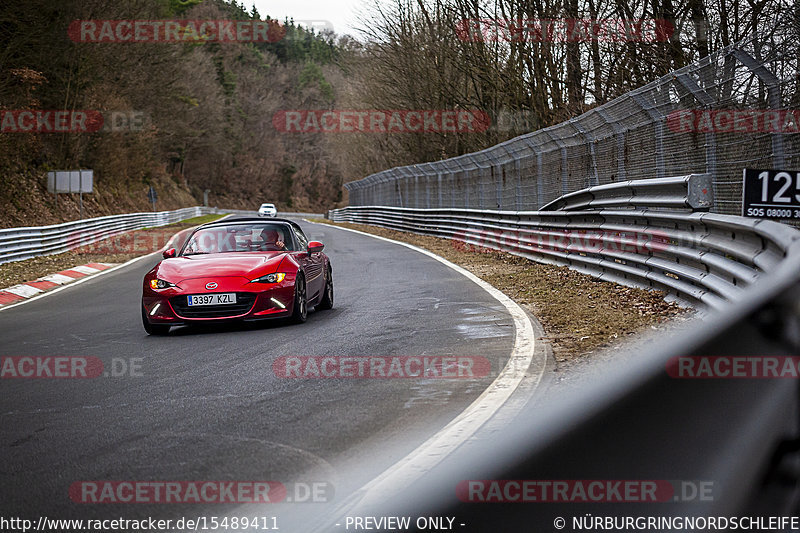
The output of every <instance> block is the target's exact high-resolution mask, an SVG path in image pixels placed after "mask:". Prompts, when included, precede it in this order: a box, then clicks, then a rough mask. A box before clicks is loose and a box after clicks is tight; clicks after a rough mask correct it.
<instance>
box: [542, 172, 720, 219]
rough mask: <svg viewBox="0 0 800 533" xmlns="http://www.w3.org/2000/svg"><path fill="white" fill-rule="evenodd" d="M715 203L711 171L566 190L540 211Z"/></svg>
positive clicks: (689, 206) (696, 206) (701, 206)
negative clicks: (709, 172) (567, 191)
mask: <svg viewBox="0 0 800 533" xmlns="http://www.w3.org/2000/svg"><path fill="white" fill-rule="evenodd" d="M713 205H714V185H713V183H712V180H711V174H689V175H688V176H676V177H671V178H653V179H647V180H631V181H625V182H622V183H609V184H607V185H597V186H594V187H589V188H588V189H583V190H581V191H576V192H572V193H569V194H565V195H564V196H562V197H561V198H558V199H556V200H553V201H552V202H550V203H549V204H546V205H543V206H542V208H541V211H574V210H577V209H608V208H615V207H640V208H644V207H648V208H649V207H655V208H665V209H674V210H680V209H686V210H691V211H708V210H709V209H711V207H712V206H713Z"/></svg>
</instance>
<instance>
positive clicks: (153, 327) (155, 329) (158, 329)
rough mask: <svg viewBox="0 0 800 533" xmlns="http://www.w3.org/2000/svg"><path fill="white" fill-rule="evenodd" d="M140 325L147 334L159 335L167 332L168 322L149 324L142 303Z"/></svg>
mask: <svg viewBox="0 0 800 533" xmlns="http://www.w3.org/2000/svg"><path fill="white" fill-rule="evenodd" d="M142 325H143V326H144V330H145V331H146V332H147V334H148V335H159V336H160V335H166V334H167V333H169V328H170V326H169V324H167V325H165V324H151V323H150V321H149V320H147V312H146V311H145V310H144V305H142Z"/></svg>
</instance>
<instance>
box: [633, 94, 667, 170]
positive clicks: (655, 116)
mask: <svg viewBox="0 0 800 533" xmlns="http://www.w3.org/2000/svg"><path fill="white" fill-rule="evenodd" d="M630 96H631V98H632V99H633V101H634V102H636V103H637V104H638V105H639V107H641V108H642V109H643V110H644V111H645V113H647V115H648V116H649V117H650V118H651V119H652V120H653V127H654V128H655V138H656V139H655V140H656V154H655V155H656V177H657V178H663V177H664V176H665V175H666V169H665V166H664V118H665V117H664V115H662V114H661V113H659V112H658V110H657V109H656V108H655V106H653V105H652V104H651V103H650V102H648V101H647V100H646V99H645V98H644V96H642V94H641V90H635V91H632V92H631V93H630Z"/></svg>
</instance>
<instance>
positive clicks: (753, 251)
mask: <svg viewBox="0 0 800 533" xmlns="http://www.w3.org/2000/svg"><path fill="white" fill-rule="evenodd" d="M329 218H331V220H333V221H334V222H355V223H360V224H371V225H375V226H381V227H385V228H390V229H396V230H401V231H410V232H413V233H419V234H423V235H431V236H434V237H443V238H446V239H452V240H454V241H456V242H461V243H464V244H465V245H470V246H477V247H482V248H489V249H494V250H503V251H506V252H510V253H512V254H515V255H519V256H523V257H527V258H529V259H533V260H535V261H538V262H542V263H550V264H556V265H566V266H569V267H570V268H573V269H575V270H578V271H580V272H584V273H586V274H590V275H592V276H595V277H598V278H600V279H604V280H609V281H614V282H617V283H621V284H623V285H628V286H634V287H642V288H653V289H658V290H663V291H666V292H667V293H670V294H672V295H674V296H675V297H677V298H678V299H679V300H681V301H683V302H685V303H688V304H691V305H695V306H700V307H709V308H712V309H719V308H722V307H725V304H726V303H727V302H731V301H734V300H737V299H739V297H740V296H741V294H742V292H743V291H744V290H745V289H746V288H747V287H749V286H751V285H753V284H754V283H755V282H757V281H758V280H759V279H762V278H763V277H764V276H763V274H765V273H769V272H771V271H772V270H773V269H774V268H776V267H777V265H778V264H780V263H781V261H783V260H784V258H785V257H786V254H787V253H788V250H789V248H790V246H791V245H792V244H793V243H794V242H796V241H797V240H798V239H800V231H798V230H796V229H794V228H792V227H789V226H786V225H783V224H779V223H776V222H771V221H766V220H755V219H747V218H743V217H737V216H732V215H718V214H715V213H691V214H687V213H680V212H678V213H676V212H669V211H658V210H646V209H639V210H610V209H601V210H597V211H530V212H515V211H481V210H475V209H411V208H400V207H381V206H371V207H352V206H351V207H345V208H342V209H336V210H333V211H331V212H330V213H329Z"/></svg>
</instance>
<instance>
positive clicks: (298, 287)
mask: <svg viewBox="0 0 800 533" xmlns="http://www.w3.org/2000/svg"><path fill="white" fill-rule="evenodd" d="M306 318H308V301H307V299H306V279H305V278H304V277H303V275H302V274H298V275H297V279H296V280H295V282H294V309H292V321H293V322H296V323H298V324H301V323H303V322H305V321H306Z"/></svg>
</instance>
